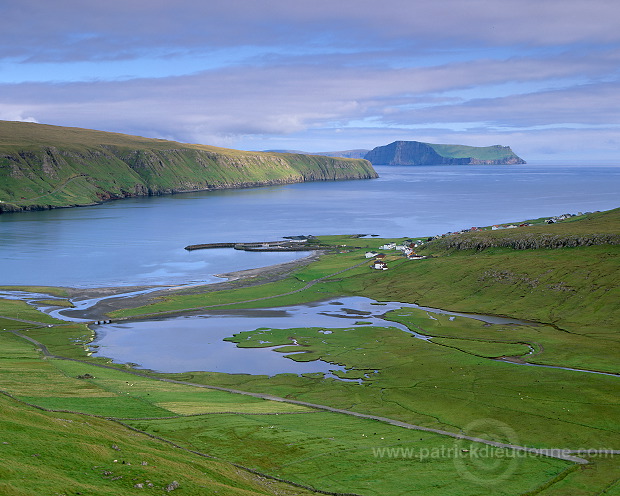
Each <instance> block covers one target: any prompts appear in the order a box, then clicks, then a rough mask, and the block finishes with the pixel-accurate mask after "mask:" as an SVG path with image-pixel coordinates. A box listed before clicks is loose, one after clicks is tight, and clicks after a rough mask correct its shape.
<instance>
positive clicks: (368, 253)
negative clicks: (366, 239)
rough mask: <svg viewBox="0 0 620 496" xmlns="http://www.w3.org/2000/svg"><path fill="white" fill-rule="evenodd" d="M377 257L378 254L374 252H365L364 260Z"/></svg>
mask: <svg viewBox="0 0 620 496" xmlns="http://www.w3.org/2000/svg"><path fill="white" fill-rule="evenodd" d="M377 255H378V253H377V252H376V251H367V252H366V258H374V257H376V256H377Z"/></svg>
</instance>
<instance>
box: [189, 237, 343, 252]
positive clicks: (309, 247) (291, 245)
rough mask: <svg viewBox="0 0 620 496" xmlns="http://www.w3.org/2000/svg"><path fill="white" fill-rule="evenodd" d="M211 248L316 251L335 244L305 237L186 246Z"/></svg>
mask: <svg viewBox="0 0 620 496" xmlns="http://www.w3.org/2000/svg"><path fill="white" fill-rule="evenodd" d="M210 248H234V249H235V250H243V251H314V250H329V249H333V246H322V245H319V244H315V243H312V244H309V243H308V238H304V239H285V240H282V241H259V242H250V243H203V244H197V245H189V246H186V247H185V249H186V250H187V251H193V250H205V249H210Z"/></svg>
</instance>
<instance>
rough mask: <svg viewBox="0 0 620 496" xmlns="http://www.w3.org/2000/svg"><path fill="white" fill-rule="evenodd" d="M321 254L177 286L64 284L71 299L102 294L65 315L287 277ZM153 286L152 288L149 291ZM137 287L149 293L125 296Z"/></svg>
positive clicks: (101, 313)
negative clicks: (82, 286) (95, 300)
mask: <svg viewBox="0 0 620 496" xmlns="http://www.w3.org/2000/svg"><path fill="white" fill-rule="evenodd" d="M320 256H321V253H320V252H317V251H313V252H311V253H310V254H309V255H307V256H305V257H302V258H298V259H295V260H291V261H288V262H282V263H279V264H274V265H267V266H265V267H257V268H254V269H242V270H237V271H232V272H225V273H221V274H213V276H214V277H219V278H222V279H226V280H225V281H221V282H212V283H197V284H187V285H177V286H163V285H150V286H149V285H144V286H114V287H103V288H64V289H66V291H67V293H68V298H69V299H70V300H76V301H83V300H90V299H97V298H105V299H102V300H100V301H98V302H96V303H95V304H94V305H93V306H91V307H88V308H85V309H83V310H70V309H67V311H66V312H64V313H66V314H67V315H70V316H71V317H76V318H84V319H92V320H102V319H104V318H107V314H108V313H109V312H112V311H115V310H122V309H126V308H135V307H138V306H144V305H148V304H149V303H150V302H152V301H153V300H155V299H157V298H161V297H165V296H166V295H167V294H171V293H175V294H197V293H207V292H212V291H221V290H225V289H237V288H241V287H248V286H255V285H258V284H265V283H268V282H274V281H278V280H281V279H284V278H285V277H287V276H288V275H289V274H290V273H291V272H293V271H294V270H296V269H298V268H300V267H303V266H306V265H308V264H310V263H312V262H314V261H316V260H318V259H319V257H320ZM149 290H152V291H149ZM137 291H149V292H148V293H144V294H138V295H135V296H124V295H126V294H128V293H133V292H137Z"/></svg>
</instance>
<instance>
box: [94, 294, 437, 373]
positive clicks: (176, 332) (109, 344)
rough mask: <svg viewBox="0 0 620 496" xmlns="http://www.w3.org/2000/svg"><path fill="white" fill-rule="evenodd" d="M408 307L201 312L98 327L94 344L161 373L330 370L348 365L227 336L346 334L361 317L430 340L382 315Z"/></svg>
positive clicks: (353, 300)
mask: <svg viewBox="0 0 620 496" xmlns="http://www.w3.org/2000/svg"><path fill="white" fill-rule="evenodd" d="M402 306H404V305H403V304H402V303H397V302H393V303H388V304H381V305H376V302H375V301H374V300H371V299H369V298H362V297H349V298H343V299H340V300H339V301H323V302H315V303H311V304H306V305H297V306H290V307H283V308H272V309H254V310H217V311H211V312H209V313H205V314H203V315H199V316H187V317H177V318H170V319H161V320H149V321H144V322H128V323H123V324H118V323H116V324H107V325H102V326H96V327H95V329H96V331H97V339H96V341H95V342H94V343H93V344H94V345H97V346H98V347H99V348H97V351H96V353H98V354H99V355H102V356H106V357H109V358H112V359H113V360H114V361H115V362H120V363H124V362H132V363H138V364H139V365H140V366H141V367H144V368H148V369H153V370H157V371H160V372H188V371H196V370H204V371H210V372H225V373H229V374H259V375H260V374H265V375H270V376H271V375H275V374H281V373H293V374H303V373H311V372H323V373H329V372H330V371H334V370H340V371H344V368H343V367H340V366H336V365H334V364H331V363H327V362H323V361H318V360H317V361H313V362H296V361H294V360H292V359H290V358H287V357H286V356H285V355H283V354H281V353H278V352H276V351H274V350H273V347H271V348H237V346H236V344H235V343H231V342H228V341H223V339H224V338H227V337H230V336H232V335H233V334H236V333H239V332H243V331H252V330H255V329H258V328H277V329H289V328H295V327H328V328H330V329H331V330H332V332H346V331H347V330H353V329H355V327H356V322H357V321H360V319H363V324H364V325H375V326H390V327H397V328H399V329H401V330H403V331H405V332H408V333H410V334H414V335H415V336H416V337H419V338H420V339H428V337H427V336H424V335H421V334H417V333H412V332H411V331H409V329H407V327H405V326H404V325H402V324H398V323H393V322H386V321H385V320H383V319H382V318H381V315H382V314H384V313H385V312H387V311H389V310H393V309H396V308H401V307H402ZM343 319H346V320H348V322H343ZM360 322H361V321H360ZM317 332H321V331H317ZM276 348H277V347H276Z"/></svg>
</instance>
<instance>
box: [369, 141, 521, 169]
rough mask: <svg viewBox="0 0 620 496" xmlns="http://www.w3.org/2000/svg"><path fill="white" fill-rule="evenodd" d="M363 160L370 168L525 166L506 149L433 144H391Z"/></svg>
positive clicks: (412, 142)
mask: <svg viewBox="0 0 620 496" xmlns="http://www.w3.org/2000/svg"><path fill="white" fill-rule="evenodd" d="M364 158H365V159H366V160H368V161H370V162H371V163H372V164H373V165H513V164H524V163H525V160H523V159H522V158H521V157H519V156H517V155H516V154H515V153H514V152H513V151H512V150H511V149H510V147H509V146H501V145H494V146H484V147H480V146H466V145H436V144H432V143H422V142H421V141H394V142H393V143H390V144H389V145H385V146H378V147H376V148H374V149H373V150H370V151H369V152H368V153H367V154H366V155H365V156H364Z"/></svg>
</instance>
